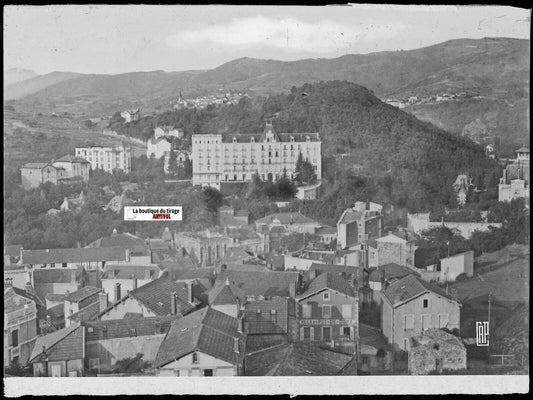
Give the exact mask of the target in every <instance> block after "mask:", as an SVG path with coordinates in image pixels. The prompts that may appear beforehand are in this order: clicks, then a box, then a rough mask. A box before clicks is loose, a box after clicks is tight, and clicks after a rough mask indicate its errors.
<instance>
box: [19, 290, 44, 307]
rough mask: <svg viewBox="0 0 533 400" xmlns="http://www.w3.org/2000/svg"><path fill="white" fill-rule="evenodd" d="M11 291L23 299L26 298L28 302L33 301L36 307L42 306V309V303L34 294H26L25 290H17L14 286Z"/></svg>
mask: <svg viewBox="0 0 533 400" xmlns="http://www.w3.org/2000/svg"><path fill="white" fill-rule="evenodd" d="M13 290H14V291H15V293H16V294H18V295H19V296H23V297H25V298H27V299H28V300H31V301H34V302H35V304H36V305H38V306H42V307H44V306H45V304H44V303H43V301H42V300H41V299H40V298H39V297H37V295H36V294H34V293H31V292H28V291H27V290H24V289H19V288H17V287H15V286H13Z"/></svg>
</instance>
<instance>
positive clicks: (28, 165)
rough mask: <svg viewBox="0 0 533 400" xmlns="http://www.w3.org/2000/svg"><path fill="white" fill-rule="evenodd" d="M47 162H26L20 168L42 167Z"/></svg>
mask: <svg viewBox="0 0 533 400" xmlns="http://www.w3.org/2000/svg"><path fill="white" fill-rule="evenodd" d="M47 165H48V163H26V164H24V165H23V166H22V168H28V169H43V168H44V167H46V166H47Z"/></svg>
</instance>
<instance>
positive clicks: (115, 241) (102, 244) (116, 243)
mask: <svg viewBox="0 0 533 400" xmlns="http://www.w3.org/2000/svg"><path fill="white" fill-rule="evenodd" d="M87 247H96V248H111V247H119V248H122V249H128V250H130V252H131V255H149V254H150V246H149V245H148V243H146V242H145V241H144V239H142V238H140V237H138V236H135V235H132V234H131V233H129V232H125V233H116V231H114V232H113V233H112V234H111V236H105V237H102V238H100V239H98V240H96V241H94V242H93V243H91V244H90V245H88V246H87ZM117 261H118V260H117Z"/></svg>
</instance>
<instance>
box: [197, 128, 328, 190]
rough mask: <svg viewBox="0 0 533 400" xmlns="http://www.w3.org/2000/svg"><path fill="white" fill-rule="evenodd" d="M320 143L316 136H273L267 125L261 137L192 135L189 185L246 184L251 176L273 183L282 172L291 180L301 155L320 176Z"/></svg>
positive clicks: (272, 129) (218, 187)
mask: <svg viewBox="0 0 533 400" xmlns="http://www.w3.org/2000/svg"><path fill="white" fill-rule="evenodd" d="M321 146H322V141H321V140H320V136H319V134H318V133H280V134H278V133H276V132H275V131H274V127H273V126H272V124H267V125H266V127H265V130H264V132H263V134H224V135H222V134H218V135H214V134H212V135H193V137H192V160H193V165H192V166H193V178H192V180H193V185H202V186H213V187H215V188H217V189H220V183H221V182H248V181H251V180H252V177H253V175H254V174H255V173H257V174H259V176H260V178H261V179H262V180H265V181H266V180H272V181H275V180H277V179H279V178H280V177H281V176H282V175H283V173H284V171H285V172H286V173H287V176H289V177H293V175H294V173H295V168H296V161H297V160H298V155H299V154H300V153H301V154H302V156H303V158H304V159H307V160H308V161H309V162H310V163H311V164H312V165H313V168H314V170H315V173H316V175H317V179H321V177H322V150H321Z"/></svg>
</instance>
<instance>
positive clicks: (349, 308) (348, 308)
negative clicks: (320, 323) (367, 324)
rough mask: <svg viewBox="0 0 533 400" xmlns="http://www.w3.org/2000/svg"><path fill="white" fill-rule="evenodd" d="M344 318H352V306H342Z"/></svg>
mask: <svg viewBox="0 0 533 400" xmlns="http://www.w3.org/2000/svg"><path fill="white" fill-rule="evenodd" d="M342 318H345V319H347V318H352V305H351V304H343V305H342Z"/></svg>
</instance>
